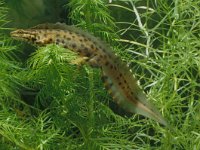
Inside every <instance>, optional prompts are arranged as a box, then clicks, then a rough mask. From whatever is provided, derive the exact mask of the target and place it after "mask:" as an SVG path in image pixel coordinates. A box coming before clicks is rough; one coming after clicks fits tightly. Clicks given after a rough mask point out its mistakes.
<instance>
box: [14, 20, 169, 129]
mask: <svg viewBox="0 0 200 150" xmlns="http://www.w3.org/2000/svg"><path fill="white" fill-rule="evenodd" d="M11 36H12V37H13V38H16V39H21V40H24V41H28V42H31V43H34V44H37V45H47V44H51V43H55V44H57V45H60V46H62V47H64V48H66V49H70V50H72V51H74V52H76V53H77V54H78V55H79V56H81V57H82V58H84V60H85V61H86V62H87V63H88V64H89V65H91V66H95V67H99V68H102V71H103V77H102V79H103V81H104V83H105V86H106V88H107V89H108V92H109V93H110V94H111V95H112V97H113V99H114V101H115V102H116V103H118V104H119V105H121V106H122V108H124V109H125V110H127V111H129V112H132V113H138V114H141V115H144V116H146V117H149V118H152V119H154V120H156V121H158V122H160V123H161V124H163V125H167V123H166V121H165V120H164V119H163V117H162V116H161V115H160V113H159V112H158V111H157V110H156V109H155V107H153V106H152V105H151V104H150V103H149V102H148V101H147V97H146V95H145V94H144V93H143V91H142V90H141V89H140V88H139V86H138V85H137V81H136V79H135V78H134V77H133V75H132V73H131V72H130V70H129V68H128V67H127V65H126V64H125V63H123V62H122V61H121V60H120V59H119V57H117V56H116V55H115V54H114V52H113V51H112V49H111V48H110V47H109V46H108V45H107V44H105V43H104V42H102V41H101V40H99V39H98V38H96V37H94V36H93V35H91V34H89V33H87V32H84V31H82V30H80V29H77V28H76V27H74V26H68V25H66V24H62V23H56V24H50V23H47V24H40V25H37V26H35V27H32V28H30V29H18V30H16V31H13V32H11Z"/></svg>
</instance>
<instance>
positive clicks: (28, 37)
mask: <svg viewBox="0 0 200 150" xmlns="http://www.w3.org/2000/svg"><path fill="white" fill-rule="evenodd" d="M54 34H55V33H54V32H53V31H51V30H47V29H17V30H15V31H12V32H11V33H10V35H11V37H13V38H14V39H16V40H22V41H27V42H29V43H31V44H37V45H45V44H49V43H52V42H53V41H52V40H53V36H54Z"/></svg>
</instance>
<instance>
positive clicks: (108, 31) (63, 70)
mask: <svg viewBox="0 0 200 150" xmlns="http://www.w3.org/2000/svg"><path fill="white" fill-rule="evenodd" d="M2 2H3V1H1V4H3V3H2ZM66 8H67V9H68V10H70V19H71V21H72V22H73V23H74V24H76V25H78V26H79V27H80V28H83V29H85V30H88V31H90V32H93V34H95V35H96V36H100V37H101V38H102V39H104V40H105V41H107V42H108V43H109V44H110V45H112V46H113V47H114V49H115V51H116V52H117V53H118V55H120V56H121V57H122V58H123V59H124V60H125V61H126V62H127V63H128V64H129V66H130V67H131V68H132V70H133V72H134V74H135V76H137V77H138V79H140V82H141V86H142V87H143V88H144V90H145V91H146V93H147V94H148V97H149V100H150V101H151V102H153V103H154V104H155V105H156V106H157V108H159V110H160V111H161V112H162V114H163V115H164V117H165V118H166V119H167V121H168V123H169V124H170V126H171V127H172V129H168V128H164V127H162V126H160V125H159V124H158V123H156V122H154V121H152V120H149V119H147V118H141V117H140V116H138V115H130V114H127V113H126V112H124V111H123V110H120V109H119V108H118V107H117V105H115V104H113V103H112V98H111V97H110V96H109V95H108V94H107V92H106V90H105V89H104V87H103V85H102V82H101V80H100V76H101V75H100V72H99V70H98V69H92V68H91V67H89V66H87V65H84V66H78V67H77V66H75V65H72V64H70V61H71V60H73V59H74V57H76V56H75V55H74V54H73V53H70V52H64V50H63V49H62V48H60V47H58V46H56V45H48V46H46V47H41V48H36V49H37V50H36V51H35V52H33V53H32V54H31V55H30V56H29V57H28V58H27V55H24V54H22V53H30V50H31V49H33V48H32V47H28V46H27V45H24V43H17V42H16V41H12V40H11V39H10V37H8V36H6V35H7V33H6V32H5V29H7V26H6V23H7V21H6V20H8V19H7V18H6V17H5V16H6V14H7V11H8V10H7V8H6V5H1V7H0V23H1V24H0V30H1V35H0V39H1V43H0V47H1V48H0V67H1V70H0V77H1V78H0V102H1V103H0V108H1V109H0V139H1V142H0V148H1V149H5V150H8V149H27V150H30V149H40V150H42V149H61V150H62V149H70V150H71V149H86V150H90V149H91V150H94V149H130V150H131V149H200V142H199V141H200V140H199V137H200V133H199V123H200V122H199V120H200V118H199V113H200V112H199V109H198V108H199V106H200V103H199V97H200V93H199V89H200V85H199V80H200V68H199V66H200V64H199V62H200V51H199V29H200V26H199V22H200V21H199V15H200V13H199V2H198V1H177V0H176V1H173V2H167V1H164V0H161V1H155V2H152V1H149V0H146V1H140V0H139V1H134V2H133V1H130V0H118V1H114V0H113V1H112V3H109V1H108V0H107V1H106V0H105V1H103V0H97V1H96V0H95V1H94V0H86V1H83V0H71V1H70V3H68V4H67V5H66ZM111 16H112V17H111ZM125 16H126V17H125ZM113 18H115V20H114V19H113ZM10 22H12V20H10ZM23 49H24V50H23ZM22 51H23V52H22ZM23 57H26V58H23ZM24 60H25V61H24ZM109 106H110V107H109ZM126 116H129V117H126Z"/></svg>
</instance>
